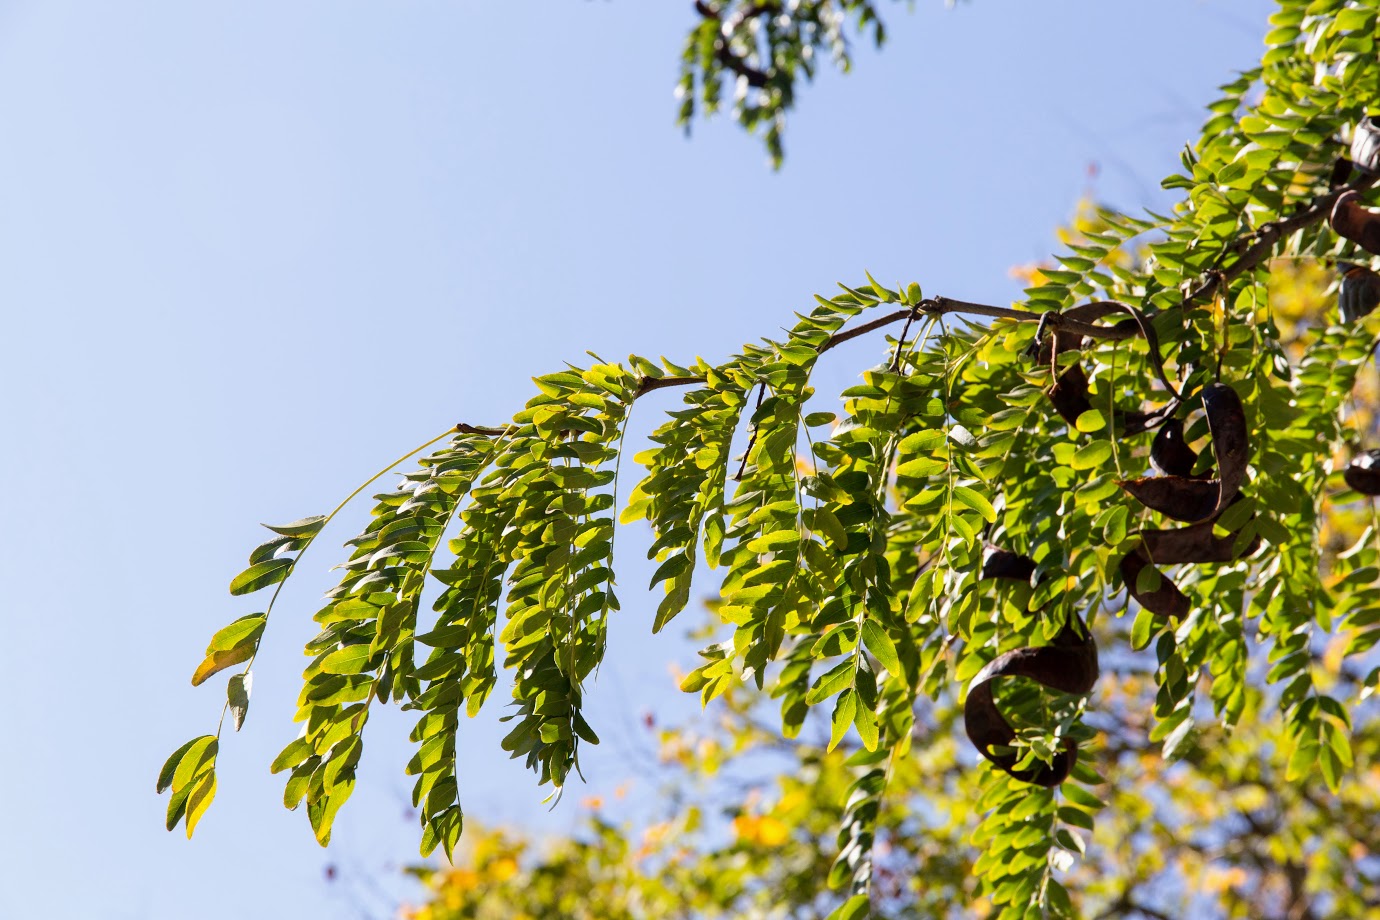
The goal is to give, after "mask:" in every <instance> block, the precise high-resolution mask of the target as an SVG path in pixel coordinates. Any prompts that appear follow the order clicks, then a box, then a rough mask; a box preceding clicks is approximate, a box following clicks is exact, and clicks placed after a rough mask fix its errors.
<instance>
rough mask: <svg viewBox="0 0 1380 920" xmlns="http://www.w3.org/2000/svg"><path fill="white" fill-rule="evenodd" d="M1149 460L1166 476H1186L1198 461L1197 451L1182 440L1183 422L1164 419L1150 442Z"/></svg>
mask: <svg viewBox="0 0 1380 920" xmlns="http://www.w3.org/2000/svg"><path fill="white" fill-rule="evenodd" d="M1150 462H1151V463H1152V464H1154V467H1155V469H1157V470H1159V471H1160V472H1161V473H1163V474H1164V475H1166V476H1188V475H1190V474H1191V473H1192V472H1193V466H1194V464H1196V463H1197V462H1198V452H1197V451H1196V450H1194V449H1193V448H1191V447H1189V446H1188V444H1186V443H1185V442H1184V423H1183V422H1182V421H1180V420H1179V419H1177V418H1171V419H1166V420H1165V423H1164V425H1163V426H1162V427H1161V428H1160V430H1159V431H1158V432H1157V433H1156V434H1155V440H1153V441H1151V442H1150Z"/></svg>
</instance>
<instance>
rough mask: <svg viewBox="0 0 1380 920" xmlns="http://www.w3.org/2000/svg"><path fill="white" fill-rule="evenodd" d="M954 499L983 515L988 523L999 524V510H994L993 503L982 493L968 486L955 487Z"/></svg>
mask: <svg viewBox="0 0 1380 920" xmlns="http://www.w3.org/2000/svg"><path fill="white" fill-rule="evenodd" d="M954 499H955V500H956V501H958V502H961V503H962V504H964V505H967V506H968V507H969V508H972V509H973V510H974V511H976V512H977V513H978V514H980V515H982V516H983V518H984V519H985V520H986V521H987V523H989V524H995V523H996V522H997V509H996V508H993V507H992V503H991V502H989V501H988V500H987V499H986V498H984V497H983V495H982V494H981V493H980V492H975V491H973V490H972V489H970V488H968V487H967V486H954Z"/></svg>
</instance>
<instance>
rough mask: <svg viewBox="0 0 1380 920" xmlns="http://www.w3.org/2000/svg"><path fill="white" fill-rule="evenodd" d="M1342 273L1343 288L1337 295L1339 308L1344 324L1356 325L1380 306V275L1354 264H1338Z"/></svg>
mask: <svg viewBox="0 0 1380 920" xmlns="http://www.w3.org/2000/svg"><path fill="white" fill-rule="evenodd" d="M1337 268H1339V269H1340V270H1341V272H1342V288H1341V291H1340V292H1338V294H1337V308H1338V312H1339V313H1340V314H1341V317H1342V322H1344V323H1354V322H1356V321H1357V320H1358V319H1360V318H1361V317H1363V316H1368V315H1369V314H1370V312H1371V311H1372V310H1374V309H1375V308H1376V307H1377V306H1380V275H1377V274H1376V273H1375V272H1373V271H1371V270H1370V269H1369V268H1366V267H1365V266H1364V265H1357V264H1355V263H1354V262H1338V263H1337Z"/></svg>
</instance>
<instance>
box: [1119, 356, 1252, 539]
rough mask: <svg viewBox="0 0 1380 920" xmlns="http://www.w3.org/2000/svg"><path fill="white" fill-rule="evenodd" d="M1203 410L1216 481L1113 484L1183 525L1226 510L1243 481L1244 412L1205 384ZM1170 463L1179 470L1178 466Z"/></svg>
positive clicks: (1178, 478)
mask: <svg viewBox="0 0 1380 920" xmlns="http://www.w3.org/2000/svg"><path fill="white" fill-rule="evenodd" d="M1203 409H1204V410H1205V411H1206V412H1207V421H1208V431H1209V432H1210V433H1211V435H1212V453H1213V457H1214V458H1215V459H1216V461H1217V477H1216V478H1215V479H1198V478H1193V477H1189V476H1183V475H1173V476H1153V477H1144V478H1141V479H1123V480H1120V481H1118V482H1117V485H1119V486H1121V488H1123V489H1125V490H1126V492H1128V493H1129V494H1130V495H1131V496H1132V497H1133V498H1135V499H1136V500H1137V501H1139V502H1140V503H1141V504H1142V505H1144V506H1145V507H1147V508H1149V509H1150V510H1152V511H1158V512H1159V513H1160V514H1163V515H1164V516H1165V517H1169V518H1173V519H1174V520H1176V521H1183V522H1185V523H1187V524H1196V523H1198V522H1199V521H1206V520H1210V519H1212V518H1215V517H1216V516H1217V515H1219V514H1221V513H1222V512H1223V511H1224V510H1226V507H1227V505H1229V504H1231V502H1232V500H1233V499H1235V498H1236V494H1237V492H1238V491H1239V490H1240V488H1241V483H1242V482H1243V481H1244V480H1245V478H1246V462H1247V460H1248V459H1249V458H1250V450H1249V445H1248V443H1247V439H1246V410H1245V408H1244V407H1243V406H1242V405H1241V397H1239V396H1237V395H1236V391H1235V390H1233V389H1232V388H1231V387H1229V386H1227V385H1226V384H1223V383H1212V384H1208V385H1207V386H1206V387H1204V388H1203ZM1173 462H1174V463H1175V465H1178V466H1179V467H1180V468H1182V466H1181V461H1178V460H1176V461H1173Z"/></svg>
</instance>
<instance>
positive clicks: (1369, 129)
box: [1351, 115, 1380, 176]
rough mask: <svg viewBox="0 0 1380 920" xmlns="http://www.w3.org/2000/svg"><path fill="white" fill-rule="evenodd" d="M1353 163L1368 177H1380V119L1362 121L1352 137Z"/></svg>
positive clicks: (1373, 118) (1364, 119)
mask: <svg viewBox="0 0 1380 920" xmlns="http://www.w3.org/2000/svg"><path fill="white" fill-rule="evenodd" d="M1351 161H1352V162H1353V163H1354V164H1355V165H1356V168H1357V169H1359V170H1361V172H1363V173H1365V174H1366V175H1368V176H1380V117H1376V116H1374V115H1372V116H1370V117H1369V118H1363V119H1361V121H1360V123H1359V124H1357V125H1356V131H1355V132H1354V133H1353V134H1352V135H1351Z"/></svg>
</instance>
